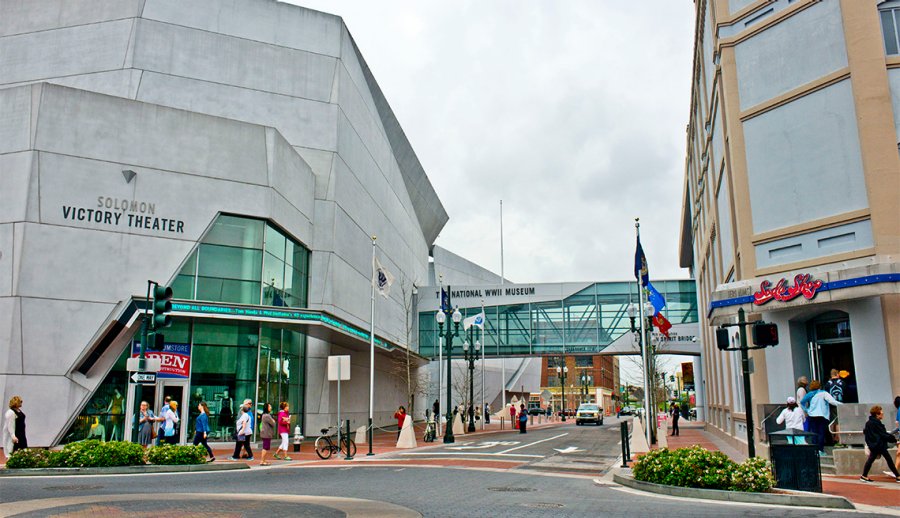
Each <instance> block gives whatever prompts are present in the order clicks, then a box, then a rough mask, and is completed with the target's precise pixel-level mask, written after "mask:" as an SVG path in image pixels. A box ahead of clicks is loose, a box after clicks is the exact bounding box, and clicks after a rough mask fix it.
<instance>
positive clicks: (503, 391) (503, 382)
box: [497, 200, 506, 411]
mask: <svg viewBox="0 0 900 518" xmlns="http://www.w3.org/2000/svg"><path fill="white" fill-rule="evenodd" d="M505 283H506V273H505V272H504V271H503V200H500V285H501V286H502V285H503V284H505ZM497 338H498V340H497V344H498V347H499V343H500V341H499V337H497ZM500 393H501V394H502V395H503V408H502V410H504V411H505V410H506V359H505V358H500Z"/></svg>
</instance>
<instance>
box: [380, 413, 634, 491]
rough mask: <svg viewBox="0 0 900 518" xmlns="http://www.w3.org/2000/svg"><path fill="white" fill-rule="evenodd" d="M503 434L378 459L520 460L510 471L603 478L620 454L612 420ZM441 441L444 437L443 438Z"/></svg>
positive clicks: (616, 422) (461, 439) (616, 427)
mask: <svg viewBox="0 0 900 518" xmlns="http://www.w3.org/2000/svg"><path fill="white" fill-rule="evenodd" d="M527 430H528V433H525V434H522V433H519V432H518V431H516V430H513V431H509V432H498V433H492V434H490V435H486V436H483V437H478V438H474V439H469V438H467V437H465V436H461V437H457V441H456V442H455V443H453V444H443V443H440V442H437V443H435V445H434V446H431V447H428V448H419V449H416V450H415V451H410V452H396V453H392V454H389V455H383V456H379V457H380V458H382V459H404V460H409V459H420V460H425V459H455V460H461V461H466V460H479V461H484V460H496V461H510V462H512V461H516V462H518V463H521V465H518V466H515V467H513V468H511V469H518V470H537V471H547V472H556V473H581V474H586V475H587V474H589V475H593V476H595V477H596V476H600V475H602V474H603V473H605V472H607V471H608V470H609V468H610V467H612V466H613V465H614V464H615V462H616V459H618V458H619V456H620V455H621V442H620V435H619V433H620V432H619V422H618V420H617V419H615V418H607V419H606V420H605V421H604V424H603V425H602V426H597V425H593V424H589V425H582V426H576V425H575V424H574V422H570V423H567V424H565V425H563V426H553V427H549V428H530V429H527ZM438 441H440V438H438Z"/></svg>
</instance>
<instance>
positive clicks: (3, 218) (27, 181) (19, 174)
mask: <svg viewBox="0 0 900 518" xmlns="http://www.w3.org/2000/svg"><path fill="white" fill-rule="evenodd" d="M35 157H36V154H35V153H34V152H32V151H22V152H19V153H8V154H5V155H0V223H11V222H15V221H25V219H26V218H27V217H28V207H29V201H31V202H32V203H33V204H34V209H35V212H36V209H37V203H36V202H37V188H36V187H37V185H36V184H37V181H35V182H34V184H35V185H34V186H32V171H33V167H34V160H35ZM0 250H2V249H0Z"/></svg>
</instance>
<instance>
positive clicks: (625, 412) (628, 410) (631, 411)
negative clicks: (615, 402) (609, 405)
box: [619, 406, 634, 415]
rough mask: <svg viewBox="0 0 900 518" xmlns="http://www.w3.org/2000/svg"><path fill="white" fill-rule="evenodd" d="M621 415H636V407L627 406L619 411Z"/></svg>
mask: <svg viewBox="0 0 900 518" xmlns="http://www.w3.org/2000/svg"><path fill="white" fill-rule="evenodd" d="M619 415H634V409H633V408H631V407H630V406H626V407H624V408H622V410H620V411H619Z"/></svg>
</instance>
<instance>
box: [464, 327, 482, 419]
mask: <svg viewBox="0 0 900 518" xmlns="http://www.w3.org/2000/svg"><path fill="white" fill-rule="evenodd" d="M471 338H472V328H469V340H471ZM469 340H466V341H465V342H463V358H465V360H466V361H467V362H469V426H468V428H467V431H468V433H474V432H475V384H474V381H475V360H477V359H478V356H479V353H480V352H481V342H480V341H477V340H476V341H475V346H474V347H470V345H471V342H470V341H469Z"/></svg>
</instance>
